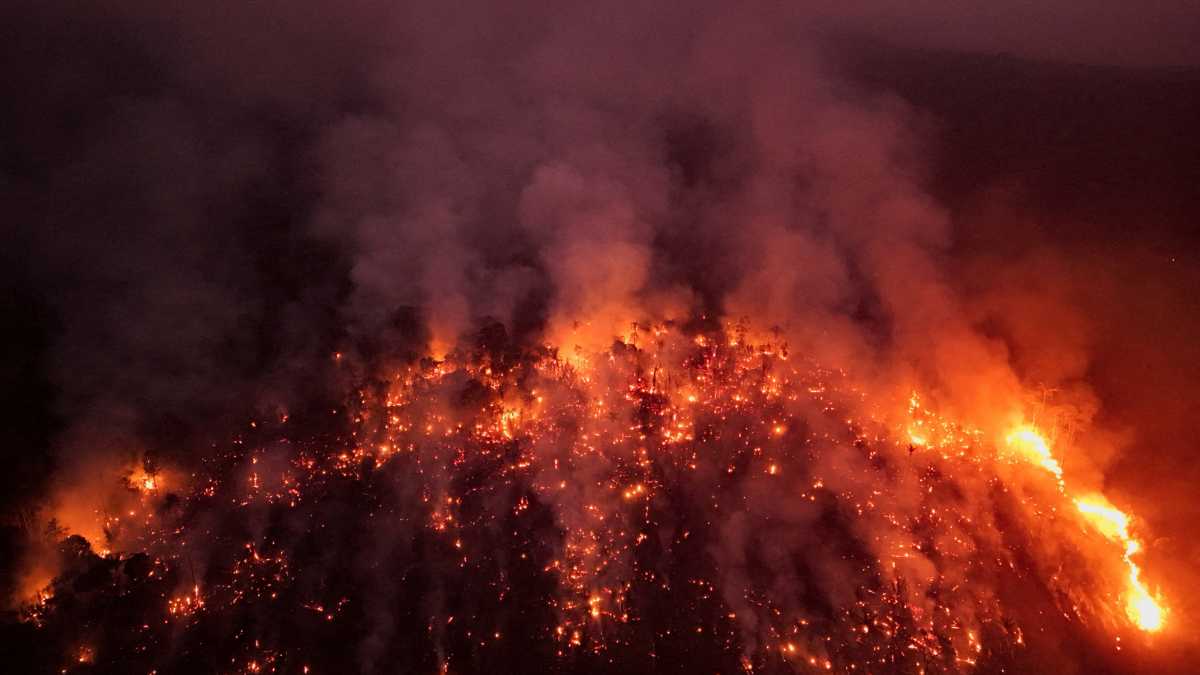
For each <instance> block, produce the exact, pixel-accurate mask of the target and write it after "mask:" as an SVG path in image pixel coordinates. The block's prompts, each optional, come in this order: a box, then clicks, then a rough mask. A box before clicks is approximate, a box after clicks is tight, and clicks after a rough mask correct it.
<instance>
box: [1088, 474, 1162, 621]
mask: <svg viewBox="0 0 1200 675" xmlns="http://www.w3.org/2000/svg"><path fill="white" fill-rule="evenodd" d="M1075 506H1076V507H1077V508H1078V509H1079V512H1080V513H1082V514H1083V515H1084V518H1086V519H1087V521H1088V522H1089V523H1091V524H1092V526H1093V527H1095V528H1096V529H1097V530H1098V531H1099V532H1100V534H1102V535H1104V536H1105V538H1107V539H1109V540H1111V541H1117V542H1120V543H1121V544H1122V545H1123V546H1124V547H1125V554H1124V557H1125V564H1126V565H1127V566H1128V567H1129V589H1128V590H1127V591H1126V593H1125V613H1126V614H1127V615H1128V616H1129V620H1130V621H1132V622H1133V623H1134V624H1135V625H1137V627H1138V628H1141V629H1142V630H1144V631H1148V632H1156V631H1159V630H1161V629H1162V627H1163V625H1164V623H1165V619H1166V609H1165V608H1164V607H1163V606H1162V605H1161V604H1160V603H1159V601H1158V600H1156V599H1155V598H1154V597H1153V596H1152V595H1150V591H1149V590H1148V589H1147V588H1146V584H1145V583H1144V582H1143V581H1142V580H1141V574H1142V570H1141V568H1140V567H1138V565H1137V563H1135V562H1134V561H1133V556H1134V555H1135V554H1137V552H1138V551H1140V550H1141V549H1142V544H1141V542H1139V541H1138V540H1137V539H1135V538H1134V537H1133V536H1131V535H1130V534H1129V516H1127V515H1126V514H1125V513H1124V512H1123V511H1121V510H1120V509H1118V508H1117V507H1115V506H1113V505H1112V504H1111V503H1109V501H1108V500H1107V499H1105V498H1104V496H1103V495H1087V496H1086V497H1082V498H1079V499H1076V500H1075Z"/></svg>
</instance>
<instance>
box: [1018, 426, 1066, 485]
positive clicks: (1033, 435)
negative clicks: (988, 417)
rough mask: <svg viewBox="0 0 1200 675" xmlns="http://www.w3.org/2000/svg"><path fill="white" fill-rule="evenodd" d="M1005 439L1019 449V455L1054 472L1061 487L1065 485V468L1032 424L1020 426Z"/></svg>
mask: <svg viewBox="0 0 1200 675" xmlns="http://www.w3.org/2000/svg"><path fill="white" fill-rule="evenodd" d="M1005 441H1006V442H1007V443H1008V446H1009V447H1010V448H1012V449H1013V450H1015V451H1017V453H1019V455H1020V456H1021V457H1022V458H1023V459H1025V460H1027V461H1030V462H1032V463H1034V464H1036V465H1037V466H1040V467H1042V468H1043V469H1045V470H1047V471H1049V472H1050V473H1052V474H1054V477H1055V478H1056V479H1057V480H1058V484H1059V487H1063V486H1064V484H1063V469H1062V465H1061V464H1059V463H1058V460H1057V459H1055V458H1054V454H1053V453H1052V452H1050V444H1049V443H1047V442H1046V439H1044V438H1042V435H1041V434H1040V433H1038V431H1037V429H1035V428H1033V427H1031V426H1020V427H1017V428H1016V429H1014V430H1013V431H1011V432H1010V433H1009V434H1008V436H1007V438H1005Z"/></svg>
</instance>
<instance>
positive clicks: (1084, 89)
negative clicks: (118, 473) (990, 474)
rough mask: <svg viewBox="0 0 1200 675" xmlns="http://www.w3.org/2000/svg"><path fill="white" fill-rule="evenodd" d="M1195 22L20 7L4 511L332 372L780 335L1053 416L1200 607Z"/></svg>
mask: <svg viewBox="0 0 1200 675" xmlns="http://www.w3.org/2000/svg"><path fill="white" fill-rule="evenodd" d="M1191 5H1192V3H1187V2H1183V1H1179V2H1161V3H1150V4H1149V5H1148V6H1134V5H1132V4H1129V3H1118V2H1095V3H1070V2H1061V1H1056V2H1051V3H1041V4H1038V5H1037V6H1034V5H1033V4H1029V3H1017V2H1001V3H988V4H986V5H983V4H978V5H976V4H963V3H946V2H920V3H899V2H882V3H864V4H862V5H852V6H850V7H843V6H841V5H839V4H835V3H825V2H812V3H802V4H801V5H799V6H795V7H793V6H789V5H786V4H782V3H751V4H749V5H740V6H737V7H733V6H724V5H721V4H718V3H698V4H695V5H680V6H673V7H667V6H661V7H646V6H643V3H583V2H580V3H576V2H568V3H558V4H556V5H555V6H554V7H553V8H552V9H551V8H549V7H548V6H541V5H536V4H530V3H517V4H504V3H468V4H467V6H456V5H451V4H439V3H386V2H368V1H365V0H364V1H356V2H343V3H334V2H325V1H323V0H302V1H301V2H258V3H250V4H241V3H221V2H216V3H202V4H195V5H163V4H162V3H155V2H126V3H109V2H86V3H75V4H67V3H34V2H20V1H19V2H12V3H8V4H7V5H6V6H5V7H4V8H3V9H0V23H3V25H4V26H5V28H4V29H3V40H2V45H0V62H2V63H3V65H2V66H0V69H2V71H0V72H2V82H3V84H2V86H3V102H2V103H0V123H2V124H3V131H0V204H3V218H4V221H5V231H6V233H7V236H6V239H7V242H6V245H5V251H4V257H3V260H4V266H5V270H4V271H3V275H4V279H5V282H6V284H5V285H6V287H7V289H8V290H7V291H6V293H7V295H8V299H7V300H6V302H7V305H8V306H7V307H6V312H7V313H9V314H11V317H12V323H13V324H14V325H16V326H17V328H16V329H14V331H13V333H11V336H10V338H9V340H10V344H11V348H10V352H12V355H11V356H10V358H9V363H10V365H9V367H8V368H7V372H6V383H5V388H6V389H7V390H8V391H6V393H5V396H6V400H7V401H9V402H11V403H12V405H9V406H7V407H8V408H9V409H10V410H15V411H17V412H18V416H19V417H20V419H19V420H16V421H15V422H14V424H13V425H12V426H13V429H14V434H15V438H16V439H17V441H18V442H17V443H15V444H14V446H13V447H11V448H10V449H9V450H8V452H9V453H10V454H11V455H12V456H14V457H18V458H19V459H18V460H17V461H16V467H17V468H16V470H15V471H14V472H13V474H12V476H13V477H12V479H11V481H10V482H8V483H6V486H5V487H6V495H5V499H4V506H5V508H6V511H9V512H12V513H14V514H16V513H18V512H20V511H22V509H27V508H30V505H31V504H38V503H41V502H42V501H44V500H46V499H54V498H55V497H54V495H55V494H57V493H60V492H62V491H68V492H69V491H71V490H74V489H78V488H79V486H81V485H82V484H84V483H85V482H86V481H87V479H88V477H89V476H90V474H91V472H92V471H93V467H94V466H96V463H103V462H105V461H108V460H109V459H111V458H113V457H124V456H125V455H138V454H140V453H142V452H145V451H147V450H151V449H152V451H153V452H154V453H158V454H161V455H162V456H163V458H164V461H170V462H175V463H179V464H184V465H186V464H187V463H189V462H194V461H197V458H198V457H200V456H202V454H203V453H204V452H205V448H206V447H207V444H208V443H210V442H211V440H212V439H211V436H210V435H208V434H209V432H210V431H211V429H213V428H221V427H222V425H225V426H228V425H232V424H241V423H243V422H244V420H245V419H247V418H248V417H254V416H255V415H261V414H277V413H279V412H280V411H295V410H303V409H306V408H307V407H312V408H318V407H321V406H324V405H326V404H327V402H328V401H331V400H339V399H340V397H343V396H345V395H346V393H347V392H346V389H347V387H349V386H352V385H353V384H356V383H353V382H347V381H346V379H347V378H346V375H345V370H344V369H343V370H337V371H335V370H334V369H333V368H332V367H331V360H330V354H332V353H333V352H335V351H339V352H345V353H346V354H348V355H349V360H351V361H352V362H353V363H354V364H355V368H356V369H357V371H356V373H357V374H358V375H362V374H363V373H370V372H372V371H373V370H376V369H378V368H380V367H382V366H383V365H384V364H389V363H394V362H401V361H404V360H405V359H411V358H413V357H414V356H415V355H421V354H423V353H425V352H426V350H427V349H430V348H433V349H434V350H440V349H450V348H452V347H453V345H454V344H455V343H456V342H457V341H458V340H460V339H461V337H462V336H463V335H465V334H468V333H470V332H471V331H472V330H474V329H475V328H476V327H477V326H478V325H479V324H480V323H481V322H483V321H485V320H494V321H498V322H500V323H502V324H503V325H505V326H506V328H507V330H508V331H510V332H511V333H512V334H515V335H517V336H520V337H522V338H526V339H528V340H529V341H531V342H536V341H541V340H545V341H549V342H552V343H554V344H560V345H568V344H574V343H570V340H577V341H580V342H582V343H585V344H582V345H581V346H583V347H587V348H593V347H604V346H607V344H608V343H610V342H611V339H612V336H613V335H612V331H606V328H605V327H610V326H620V325H627V324H629V323H630V322H632V321H637V320H640V319H643V318H646V317H650V316H653V317H658V318H670V319H676V320H679V321H680V322H686V321H689V320H692V321H695V320H698V317H706V318H710V317H726V316H727V317H743V316H749V317H768V320H767V321H768V323H770V324H771V325H774V326H778V327H780V328H781V330H783V331H784V332H785V333H786V334H787V335H788V336H789V337H790V338H791V339H792V340H793V341H794V343H795V344H796V345H798V346H801V347H802V348H804V349H805V350H806V351H808V352H811V353H813V354H814V355H816V356H817V357H819V358H820V359H821V360H823V361H826V362H833V363H838V364H847V365H849V364H853V365H854V366H855V367H857V368H860V369H861V370H862V371H863V373H864V377H866V378H869V379H870V380H871V381H872V382H876V383H880V386H890V385H893V384H896V383H897V382H899V381H900V380H904V379H906V378H908V379H916V380H918V381H921V382H923V383H925V384H927V385H928V386H929V387H930V389H931V390H932V391H933V392H935V395H940V396H941V400H942V402H943V403H944V405H945V407H946V409H947V410H961V411H966V410H967V409H969V408H971V407H973V406H980V405H982V406H984V407H987V405H988V404H990V403H992V402H995V403H996V404H997V405H1001V404H1002V403H1004V402H1007V401H1009V400H1015V399H1019V398H1021V397H1022V396H1025V395H1026V393H1027V392H1029V391H1034V390H1037V389H1038V388H1039V387H1040V388H1041V390H1043V391H1054V392H1056V394H1055V395H1056V396H1058V397H1059V399H1061V400H1063V401H1065V403H1064V406H1065V407H1069V408H1070V409H1071V410H1072V411H1073V412H1072V414H1073V415H1074V419H1075V427H1074V428H1076V429H1077V431H1078V443H1077V445H1080V446H1084V445H1086V446H1087V447H1089V448H1093V449H1094V450H1093V452H1092V453H1091V454H1090V455H1089V456H1086V457H1084V456H1082V455H1081V456H1079V457H1076V458H1074V459H1073V458H1072V457H1068V460H1067V461H1068V463H1069V465H1072V466H1073V468H1075V469H1076V470H1078V471H1079V472H1081V473H1083V474H1084V475H1086V476H1088V481H1089V482H1090V483H1092V484H1094V485H1096V486H1097V487H1103V488H1105V489H1106V490H1109V489H1111V490H1112V491H1113V492H1114V494H1116V495H1119V496H1120V497H1121V498H1123V499H1126V500H1128V503H1131V504H1134V505H1136V506H1137V507H1138V512H1139V513H1140V514H1142V515H1144V517H1146V518H1147V519H1148V521H1149V522H1150V523H1151V524H1152V527H1153V529H1154V531H1155V532H1156V533H1157V534H1158V535H1159V541H1157V542H1155V543H1154V544H1153V545H1152V546H1151V549H1150V551H1149V553H1148V555H1149V556H1151V560H1152V561H1154V562H1155V563H1156V564H1157V569H1159V570H1161V571H1162V574H1163V576H1164V578H1165V579H1166V580H1167V581H1165V582H1164V583H1167V584H1174V585H1175V587H1186V583H1187V582H1188V580H1190V579H1192V578H1193V575H1194V571H1191V570H1190V568H1191V567H1192V566H1194V564H1195V562H1197V561H1198V560H1200V548H1197V546H1196V544H1195V543H1194V542H1193V541H1191V540H1190V539H1189V538H1188V537H1187V536H1186V534H1187V531H1188V530H1187V528H1188V524H1189V523H1190V522H1192V520H1193V519H1194V517H1195V516H1197V515H1200V514H1198V513H1197V508H1198V507H1197V505H1196V503H1195V499H1194V496H1193V487H1192V486H1194V484H1195V479H1196V478H1198V477H1200V475H1198V473H1197V472H1198V471H1200V469H1198V468H1197V467H1198V466H1200V465H1198V464H1197V463H1196V462H1195V460H1194V454H1195V441H1194V439H1195V438H1197V435H1196V434H1197V432H1198V431H1200V429H1197V426H1196V421H1195V419H1196V413H1197V408H1196V395H1195V392H1196V386H1197V379H1198V377H1200V372H1198V370H1197V364H1198V363H1200V351H1198V347H1197V346H1196V345H1197V344H1200V342H1197V337H1200V312H1198V311H1197V307H1196V304H1195V303H1196V300H1195V298H1194V289H1195V288H1196V287H1197V284H1198V283H1200V272H1197V267H1196V257H1195V246H1196V243H1197V239H1196V234H1195V229H1194V228H1195V225H1194V224H1195V222H1196V219H1197V217H1198V216H1200V204H1197V201H1196V192H1195V185H1196V183H1195V180H1196V179H1200V175H1198V172H1197V164H1196V157H1197V156H1198V152H1200V142H1198V139H1200V135H1198V134H1197V131H1196V129H1195V122H1194V120H1195V119H1197V117H1196V115H1197V114H1198V113H1200V103H1198V102H1200V94H1198V93H1197V92H1198V91H1200V85H1198V84H1197V82H1198V79H1197V74H1196V71H1195V70H1194V68H1195V67H1196V66H1197V65H1200V47H1198V46H1197V42H1196V41H1195V40H1194V36H1195V35H1196V34H1197V33H1200V12H1197V11H1196V10H1195V8H1194V7H1192V6H1191ZM586 322H591V323H592V324H594V325H596V326H599V328H598V329H597V331H596V332H594V333H588V332H587V331H586V330H585V331H583V332H582V333H580V332H578V327H579V325H580V324H581V323H586ZM568 335H571V336H572V337H570V338H569V339H568V338H567V337H565V336H568ZM580 335H582V337H580ZM964 363H966V364H970V366H969V367H966V368H964V367H963V366H962V364H964ZM18 446H19V447H18ZM1147 484H1153V485H1155V492H1156V493H1157V494H1155V495H1153V496H1147V495H1145V487H1144V486H1145V485H1147ZM1193 602H1194V601H1192V600H1190V599H1188V598H1182V599H1181V601H1180V610H1179V611H1181V612H1186V611H1187V607H1190V606H1193V605H1192V604H1191V603H1193Z"/></svg>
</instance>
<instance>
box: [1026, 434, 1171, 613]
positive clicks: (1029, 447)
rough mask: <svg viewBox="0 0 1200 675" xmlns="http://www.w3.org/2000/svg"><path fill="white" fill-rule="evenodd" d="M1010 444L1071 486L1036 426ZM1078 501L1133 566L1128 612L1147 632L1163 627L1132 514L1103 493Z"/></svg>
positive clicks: (1061, 486) (1063, 486)
mask: <svg viewBox="0 0 1200 675" xmlns="http://www.w3.org/2000/svg"><path fill="white" fill-rule="evenodd" d="M1006 440H1007V442H1008V445H1009V446H1010V447H1012V448H1014V449H1016V450H1017V451H1018V452H1020V453H1021V455H1022V456H1023V457H1024V458H1025V459H1026V460H1028V461H1030V462H1032V463H1033V464H1036V465H1037V466H1040V467H1041V468H1043V469H1045V470H1047V471H1049V472H1050V473H1052V474H1054V477H1055V479H1056V480H1057V481H1058V485H1059V489H1061V490H1063V491H1064V492H1065V491H1066V490H1067V487H1066V482H1065V481H1064V480H1063V469H1062V465H1061V464H1060V463H1059V461H1058V460H1057V459H1055V457H1054V454H1053V452H1052V451H1051V450H1050V444H1049V443H1047V442H1046V439H1045V438H1043V437H1042V435H1041V434H1040V433H1038V431H1037V429H1035V428H1034V427H1032V426H1028V425H1023V426H1020V427H1018V428H1016V429H1014V430H1013V431H1012V432H1010V433H1009V434H1008V436H1007V439H1006ZM1074 503H1075V506H1076V508H1078V509H1079V512H1080V513H1081V514H1083V516H1084V518H1085V519H1086V520H1087V521H1088V522H1089V523H1090V524H1091V525H1092V526H1093V527H1095V528H1096V530H1097V531H1098V532H1100V534H1102V535H1104V537H1105V538H1106V539H1109V540H1110V541H1114V542H1117V543H1119V544H1121V546H1122V549H1123V557H1124V562H1125V565H1126V566H1127V567H1128V569H1129V577H1128V584H1129V588H1128V589H1127V590H1126V592H1125V613H1126V615H1127V616H1128V617H1129V620H1130V621H1132V622H1133V623H1134V625H1136V626H1137V627H1138V628H1140V629H1141V630H1144V631H1147V632H1157V631H1159V630H1162V628H1163V626H1164V625H1165V623H1166V616H1165V615H1166V610H1165V609H1164V608H1163V606H1162V605H1161V604H1160V602H1159V601H1158V600H1156V599H1155V598H1154V596H1152V595H1151V594H1150V591H1149V590H1148V589H1147V588H1146V584H1145V582H1143V581H1142V579H1141V573H1142V571H1141V568H1140V567H1139V566H1138V564H1137V563H1136V562H1134V560H1133V556H1134V555H1136V554H1137V553H1138V552H1139V551H1140V550H1141V548H1142V545H1141V542H1139V541H1138V540H1137V539H1135V538H1134V537H1133V536H1132V535H1131V534H1130V533H1129V516H1128V515H1126V514H1125V512H1123V511H1121V510H1120V509H1118V508H1117V507H1115V506H1113V505H1112V503H1111V502H1109V501H1108V499H1106V498H1105V497H1104V495H1100V494H1089V495H1084V496H1081V497H1076V498H1074Z"/></svg>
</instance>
